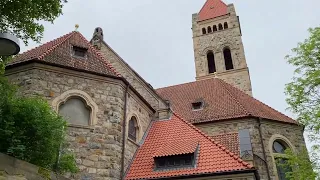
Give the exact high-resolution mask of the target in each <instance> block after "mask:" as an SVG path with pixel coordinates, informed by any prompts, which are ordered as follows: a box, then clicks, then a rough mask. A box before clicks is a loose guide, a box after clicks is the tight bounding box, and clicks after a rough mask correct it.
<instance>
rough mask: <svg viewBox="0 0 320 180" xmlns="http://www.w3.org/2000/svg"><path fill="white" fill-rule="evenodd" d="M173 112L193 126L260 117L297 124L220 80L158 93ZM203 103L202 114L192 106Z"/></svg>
mask: <svg viewBox="0 0 320 180" xmlns="http://www.w3.org/2000/svg"><path fill="white" fill-rule="evenodd" d="M157 92H158V93H159V94H160V96H162V98H163V99H165V100H169V101H170V104H171V106H172V109H173V110H174V111H175V112H177V113H179V114H181V116H182V117H184V118H185V119H186V120H188V121H189V122H191V123H203V122H211V121H219V120H225V119H235V118H244V117H260V118H264V119H269V120H275V121H280V122H286V123H293V124H297V122H296V121H295V120H293V119H291V118H290V117H288V116H286V115H284V114H282V113H280V112H278V111H276V110H274V109H272V108H271V107H269V106H267V105H266V104H263V103H262V102H260V101H258V100H257V99H255V98H253V97H251V96H249V95H247V94H246V93H244V92H242V91H240V90H239V89H237V88H235V87H233V86H232V85H230V84H228V83H226V82H225V81H223V80H221V79H219V78H212V79H206V80H201V81H195V82H190V83H186V84H180V85H175V86H170V87H165V88H160V89H157ZM199 100H200V101H202V102H203V109H202V110H193V109H192V103H195V102H198V101H199Z"/></svg>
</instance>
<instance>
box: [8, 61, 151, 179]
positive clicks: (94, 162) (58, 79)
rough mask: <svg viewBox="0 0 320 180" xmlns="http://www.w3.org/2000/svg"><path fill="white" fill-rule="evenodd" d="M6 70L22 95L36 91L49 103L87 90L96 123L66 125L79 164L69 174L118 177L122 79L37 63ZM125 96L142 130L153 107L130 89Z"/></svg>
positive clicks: (35, 93)
mask: <svg viewBox="0 0 320 180" xmlns="http://www.w3.org/2000/svg"><path fill="white" fill-rule="evenodd" d="M6 73H7V74H6V75H7V76H8V78H9V80H10V81H11V82H14V83H15V84H18V85H19V86H20V92H21V93H22V94H23V95H28V96H30V95H33V96H38V95H39V96H42V97H45V98H46V99H47V100H48V102H49V103H50V104H51V103H52V101H53V100H54V99H56V98H57V97H60V95H61V94H63V93H64V92H66V91H70V90H78V91H82V92H84V93H87V94H88V95H89V96H90V97H91V99H92V100H93V101H94V103H95V104H96V105H97V106H98V109H97V113H96V117H93V118H95V122H96V123H95V124H93V125H91V126H70V127H68V137H67V138H68V142H69V148H70V149H71V150H72V151H74V153H75V154H76V158H77V159H76V160H77V164H78V167H79V168H80V173H78V174H77V175H75V176H72V177H71V178H73V179H83V180H89V179H95V180H99V179H104V178H108V179H120V171H121V157H122V154H121V152H122V137H123V134H122V133H123V129H122V125H123V123H126V122H125V121H124V119H123V114H124V100H125V90H126V86H125V84H124V83H123V82H122V81H121V80H115V79H111V78H107V77H101V76H97V75H92V74H88V73H82V72H76V71H72V70H67V69H62V68H56V67H52V66H47V65H41V64H36V63H34V64H29V65H26V66H23V67H18V68H15V69H11V70H8V71H6ZM133 99H135V101H133ZM128 100H129V103H128V108H127V109H128V112H129V113H133V114H136V115H137V116H138V119H139V120H140V124H141V127H142V128H141V134H143V133H144V132H143V131H144V130H145V129H146V128H147V126H148V123H149V122H150V119H151V118H149V116H151V115H150V114H152V110H151V109H150V108H148V106H147V105H146V104H144V103H143V101H142V100H140V99H139V98H138V96H137V95H136V94H134V93H133V92H131V98H128ZM140 111H141V112H140ZM129 149H130V152H131V153H127V156H126V160H127V161H128V159H131V158H132V156H133V153H134V151H135V149H132V148H129Z"/></svg>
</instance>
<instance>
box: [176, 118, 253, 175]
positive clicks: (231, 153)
mask: <svg viewBox="0 0 320 180" xmlns="http://www.w3.org/2000/svg"><path fill="white" fill-rule="evenodd" d="M173 114H174V115H175V116H176V117H177V118H179V119H180V120H182V121H183V122H184V123H186V124H187V125H188V126H189V127H191V128H192V129H194V130H195V131H197V132H198V133H199V134H201V135H202V136H204V137H205V138H207V139H208V140H209V141H211V142H212V143H214V144H215V145H216V146H218V148H219V149H221V150H222V151H225V152H226V153H227V154H228V155H230V157H232V158H233V159H234V160H236V161H238V162H239V163H241V164H243V165H244V166H246V167H247V168H250V169H251V168H253V166H251V165H250V164H249V163H247V162H245V161H243V160H242V159H241V158H240V157H239V156H238V155H236V154H235V153H233V152H231V151H230V150H228V149H227V148H226V147H225V146H223V145H221V144H220V143H217V142H216V141H215V140H214V139H213V138H211V137H210V136H208V135H206V134H205V133H203V132H202V131H201V130H199V129H198V128H197V127H195V126H194V125H193V124H191V123H189V122H188V121H186V120H184V119H183V117H182V116H180V115H179V114H177V113H176V112H173Z"/></svg>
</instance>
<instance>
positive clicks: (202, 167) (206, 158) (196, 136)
mask: <svg viewBox="0 0 320 180" xmlns="http://www.w3.org/2000/svg"><path fill="white" fill-rule="evenodd" d="M197 147H198V148H197ZM196 148H197V149H198V150H196V151H195V149H196ZM189 152H196V161H195V163H196V164H195V166H194V167H190V168H178V169H166V170H162V171H157V170H154V158H155V157H158V156H159V155H161V156H175V155H181V154H186V153H189ZM252 170H254V169H253V168H252V166H251V165H250V164H248V163H246V162H244V161H243V160H241V159H240V158H239V156H237V155H236V154H234V153H232V152H230V151H229V150H228V149H227V148H226V147H224V146H223V145H221V144H218V143H217V142H216V141H215V140H213V139H211V138H210V137H208V136H207V135H205V134H204V133H202V132H201V131H200V130H199V129H197V128H196V127H195V126H193V125H192V124H190V123H188V122H187V121H185V120H184V119H182V118H181V117H180V116H179V115H177V114H174V115H173V116H172V117H171V119H170V120H164V121H155V122H153V123H152V125H151V128H150V130H149V133H148V135H147V136H146V139H145V141H144V143H143V144H142V146H141V147H140V148H139V149H138V150H137V152H136V156H135V157H134V159H133V162H132V164H131V166H130V167H129V171H128V173H127V176H126V178H125V179H127V180H129V179H130V180H133V179H157V178H166V177H179V176H188V175H199V174H215V173H233V172H234V171H237V172H239V171H245V172H247V171H252Z"/></svg>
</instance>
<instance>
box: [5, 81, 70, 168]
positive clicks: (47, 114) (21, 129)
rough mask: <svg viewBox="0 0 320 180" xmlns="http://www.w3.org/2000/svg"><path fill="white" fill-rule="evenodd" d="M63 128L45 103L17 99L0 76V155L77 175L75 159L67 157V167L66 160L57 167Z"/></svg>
mask: <svg viewBox="0 0 320 180" xmlns="http://www.w3.org/2000/svg"><path fill="white" fill-rule="evenodd" d="M65 126H66V121H65V120H64V119H63V118H62V117H61V116H59V115H58V114H57V113H56V112H54V111H53V110H52V108H51V107H50V106H49V104H48V103H47V101H46V100H44V99H42V98H40V97H32V98H30V97H21V96H18V95H17V93H16V88H15V87H14V86H12V85H11V84H9V83H8V81H7V80H6V79H5V78H4V77H0V143H1V144H0V152H2V153H5V154H8V155H10V156H13V157H16V158H19V159H21V160H25V161H27V162H30V163H32V164H35V165H38V166H41V167H43V168H47V169H50V170H59V171H60V172H70V171H71V172H76V170H75V169H76V166H75V163H74V162H75V160H74V156H70V155H68V156H67V157H68V158H67V160H68V161H67V165H66V164H65V163H66V160H63V161H59V162H62V163H64V164H63V165H59V164H58V165H57V164H56V163H57V161H58V157H60V156H59V149H60V145H61V144H62V143H64V140H65ZM61 157H64V156H63V155H61ZM72 161H73V164H72ZM58 167H60V169H58ZM61 167H62V169H61Z"/></svg>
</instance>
